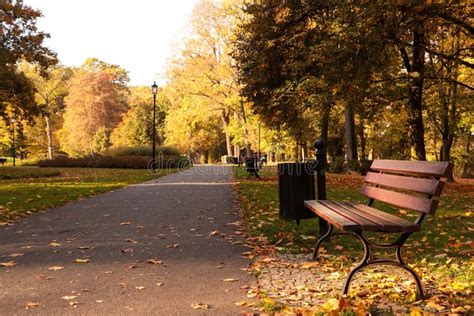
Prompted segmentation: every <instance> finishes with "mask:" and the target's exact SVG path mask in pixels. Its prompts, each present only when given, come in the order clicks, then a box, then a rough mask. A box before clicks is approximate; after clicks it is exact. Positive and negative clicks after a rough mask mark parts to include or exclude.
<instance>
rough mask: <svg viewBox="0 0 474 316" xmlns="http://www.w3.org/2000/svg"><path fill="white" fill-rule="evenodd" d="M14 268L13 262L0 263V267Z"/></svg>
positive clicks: (14, 263)
mask: <svg viewBox="0 0 474 316" xmlns="http://www.w3.org/2000/svg"><path fill="white" fill-rule="evenodd" d="M14 266H16V262H15V261H8V262H0V267H14Z"/></svg>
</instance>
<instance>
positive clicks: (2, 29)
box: [0, 0, 57, 120]
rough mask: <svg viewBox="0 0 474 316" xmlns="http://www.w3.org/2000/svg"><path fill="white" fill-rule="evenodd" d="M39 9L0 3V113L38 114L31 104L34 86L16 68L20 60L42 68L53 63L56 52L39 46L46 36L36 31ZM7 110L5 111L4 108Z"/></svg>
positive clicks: (10, 0)
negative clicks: (8, 108)
mask: <svg viewBox="0 0 474 316" xmlns="http://www.w3.org/2000/svg"><path fill="white" fill-rule="evenodd" d="M39 17H41V12H40V11H38V10H34V9H32V8H31V7H28V6H26V5H25V4H24V3H23V1H22V0H2V1H1V2H0V116H3V117H4V118H7V120H8V119H11V118H12V117H13V116H14V117H17V118H19V117H24V118H26V117H29V118H31V117H33V116H35V115H38V114H39V113H40V107H39V106H38V105H37V104H36V103H35V98H34V92H35V89H34V86H33V85H32V84H31V82H30V81H29V80H28V79H27V78H26V76H25V75H24V74H23V73H22V72H21V71H19V70H18V69H17V64H18V63H19V62H21V61H22V60H26V61H28V62H30V63H34V64H36V65H38V67H39V68H40V69H41V70H42V71H43V73H44V71H45V70H46V69H47V67H49V66H50V65H52V64H55V63H56V62H57V59H56V54H55V53H53V52H52V51H51V50H49V49H48V48H46V47H44V46H43V41H44V39H45V38H47V37H48V36H49V35H48V34H46V33H44V32H41V31H39V30H38V28H37V26H36V21H37V19H38V18H39ZM8 106H9V107H10V110H7V107H8Z"/></svg>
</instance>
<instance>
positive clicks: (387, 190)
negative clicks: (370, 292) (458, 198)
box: [304, 160, 452, 298]
mask: <svg viewBox="0 0 474 316" xmlns="http://www.w3.org/2000/svg"><path fill="white" fill-rule="evenodd" d="M370 170H371V172H369V173H368V174H367V176H366V177H365V184H364V185H363V186H362V189H361V193H362V194H363V195H365V196H367V197H368V198H369V200H368V203H367V205H365V204H360V203H353V202H338V201H329V200H309V201H305V202H304V203H305V206H306V207H307V208H308V209H309V210H311V211H312V212H314V213H315V214H316V215H318V216H319V217H321V218H322V219H324V220H326V221H327V222H328V223H329V229H328V230H327V232H326V233H325V234H324V235H323V236H321V237H320V238H319V239H318V241H317V243H316V247H315V249H314V254H313V259H316V258H317V256H318V251H319V247H320V245H321V243H322V242H323V241H324V240H325V239H327V238H329V237H330V236H334V235H338V234H353V235H355V236H356V237H358V238H359V239H360V241H361V242H362V244H363V246H364V257H363V259H362V261H361V262H360V263H359V264H358V265H357V266H356V267H355V268H354V269H352V271H351V272H350V273H349V276H348V277H347V280H346V282H345V285H344V290H343V294H347V292H348V290H349V286H350V283H351V280H352V278H353V276H354V274H355V273H356V272H357V271H359V270H361V269H363V268H364V267H366V266H368V265H374V264H389V265H395V266H398V267H401V268H403V269H405V270H407V271H408V272H410V273H411V274H412V275H413V277H414V278H415V281H416V286H417V289H418V295H419V297H421V298H423V297H424V292H423V287H422V285H421V281H420V278H419V276H418V275H417V273H416V272H415V271H414V270H413V269H412V268H410V267H409V266H408V265H407V264H406V263H405V262H404V261H403V259H402V256H401V249H402V246H403V244H404V243H405V241H406V240H407V238H408V237H409V236H410V235H411V234H413V233H414V232H417V231H420V227H421V223H422V222H423V219H424V218H425V216H426V214H432V215H433V214H434V213H435V211H436V208H437V206H438V197H439V196H440V195H441V193H442V191H443V189H444V186H445V183H444V182H443V181H441V178H446V177H447V176H449V175H450V173H451V172H452V165H451V164H450V163H448V162H426V161H399V160H375V161H374V162H373V163H372V165H371V167H370ZM374 200H378V201H381V202H385V203H388V204H390V205H393V206H395V207H398V208H403V209H408V210H413V211H416V212H418V213H419V215H418V218H417V219H416V220H415V221H414V222H411V221H408V220H406V219H403V218H401V217H398V216H395V215H392V214H389V213H386V212H383V211H380V210H378V209H376V208H373V207H371V205H372V203H373V202H374ZM334 227H336V228H337V229H339V230H340V231H341V233H333V228H334ZM367 231H370V232H382V233H400V234H401V235H400V236H399V238H398V239H396V240H395V241H393V242H391V243H385V244H379V243H374V242H372V241H369V240H367V239H366V238H365V236H363V233H364V232H367ZM372 248H396V259H397V260H389V259H375V258H374V256H373V253H372Z"/></svg>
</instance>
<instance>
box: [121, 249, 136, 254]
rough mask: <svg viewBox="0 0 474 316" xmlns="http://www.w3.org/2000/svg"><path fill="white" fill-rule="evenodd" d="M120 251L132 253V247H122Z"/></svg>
mask: <svg viewBox="0 0 474 316" xmlns="http://www.w3.org/2000/svg"><path fill="white" fill-rule="evenodd" d="M120 251H121V252H122V253H132V252H133V249H132V248H124V249H122V250H120Z"/></svg>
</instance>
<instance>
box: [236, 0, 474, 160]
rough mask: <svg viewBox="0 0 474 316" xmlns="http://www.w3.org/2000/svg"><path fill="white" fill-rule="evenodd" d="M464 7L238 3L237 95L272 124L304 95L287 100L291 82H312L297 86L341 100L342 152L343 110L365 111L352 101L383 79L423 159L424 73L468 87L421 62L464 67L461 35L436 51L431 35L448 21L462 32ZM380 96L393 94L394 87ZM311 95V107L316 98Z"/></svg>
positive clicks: (291, 119)
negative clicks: (244, 16)
mask: <svg viewBox="0 0 474 316" xmlns="http://www.w3.org/2000/svg"><path fill="white" fill-rule="evenodd" d="M469 10H470V8H469V6H468V3H467V2H466V1H459V2H452V3H433V2H423V1H422V2H419V1H408V0H407V1H402V2H399V1H398V2H392V1H391V2H386V1H362V2H357V3H354V2H348V1H338V2H326V1H310V2H295V1H285V2H274V1H258V2H255V3H253V4H249V5H248V6H247V7H246V12H247V13H248V14H249V15H250V16H251V18H250V19H249V20H248V21H247V22H246V23H244V24H243V25H242V27H241V29H240V31H239V32H240V33H239V37H238V41H237V45H236V46H237V51H236V59H237V60H238V62H239V66H240V70H241V71H240V76H241V79H242V81H243V82H244V84H245V89H244V94H245V96H247V97H248V98H249V99H250V100H251V101H252V102H253V103H254V104H255V106H254V108H255V110H256V111H257V112H259V113H261V114H262V116H263V117H264V118H267V119H268V120H269V121H273V122H275V123H278V124H281V123H284V124H289V123H292V124H293V125H297V122H298V121H299V120H300V117H299V113H302V110H303V108H302V105H303V104H304V103H298V104H297V105H296V106H295V105H292V103H294V102H295V101H297V100H298V98H299V97H300V95H301V93H296V91H298V90H297V88H295V87H304V86H306V87H311V86H312V88H309V89H305V90H306V91H307V93H309V95H314V96H318V95H320V96H323V95H325V96H326V97H327V98H326V100H329V102H328V104H334V100H337V101H338V102H343V103H344V107H345V117H346V120H345V129H346V144H347V147H348V148H347V149H348V156H349V157H353V158H354V157H356V150H355V142H354V140H355V137H354V136H355V133H354V131H355V128H354V127H355V124H356V121H355V120H354V115H353V114H354V113H355V114H359V113H361V112H362V113H363V112H366V111H365V109H362V108H361V107H362V105H368V104H374V102H370V101H369V102H367V101H368V100H367V99H368V98H369V99H370V98H372V90H373V89H374V87H375V88H378V87H379V86H383V87H384V88H385V89H387V90H389V91H390V90H392V88H391V86H397V87H403V88H404V89H405V93H404V105H405V110H406V113H407V114H408V116H407V119H406V127H407V128H408V131H409V139H407V142H408V143H409V144H410V145H411V146H412V147H413V148H414V149H415V154H416V157H417V159H420V160H425V159H426V152H425V140H424V127H425V123H424V121H423V115H422V114H423V93H424V92H425V89H426V85H425V84H426V81H427V80H441V81H443V82H450V83H451V84H455V85H458V86H464V87H465V88H467V89H471V88H472V87H471V86H470V85H469V84H466V82H461V80H455V79H453V78H452V77H450V78H448V77H446V76H443V75H440V74H439V73H438V74H432V73H431V74H428V73H427V72H426V69H425V68H426V67H425V66H426V65H425V63H426V60H427V57H428V56H433V57H434V58H435V59H437V60H444V61H445V62H448V61H452V62H454V63H456V64H457V65H459V67H464V68H465V69H472V67H473V65H472V63H471V62H470V58H472V50H470V49H469V43H467V42H466V43H465V46H463V47H459V49H458V50H456V51H455V52H453V51H446V50H445V47H446V46H443V45H440V43H441V42H440V41H439V40H438V38H439V35H440V34H441V33H443V32H446V30H454V29H458V30H459V32H462V33H463V34H464V35H465V36H467V37H472V33H473V27H472V19H471V18H470V15H469ZM308 82H309V83H310V85H306V83H308ZM322 99H323V100H324V98H322ZM390 99H391V100H390ZM323 100H321V101H323ZM385 100H387V101H389V102H390V101H398V100H399V98H398V91H397V92H396V93H395V94H392V95H391V96H389V97H388V98H385ZM321 101H319V102H318V105H319V107H321V106H322V105H323V104H324V103H323V102H321ZM311 106H313V107H314V104H313V105H311ZM379 108H380V109H383V108H384V106H379ZM297 109H301V110H300V111H298V110H297ZM361 110H362V111H361ZM323 113H324V112H323ZM372 114H373V113H372ZM324 117H325V116H323V118H324ZM324 121H325V120H323V122H324ZM322 126H324V124H322Z"/></svg>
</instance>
